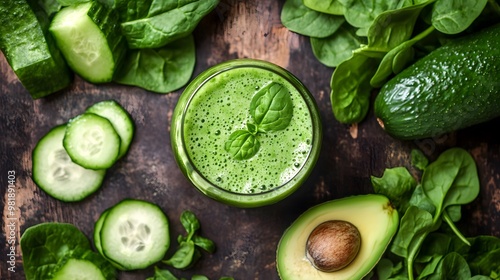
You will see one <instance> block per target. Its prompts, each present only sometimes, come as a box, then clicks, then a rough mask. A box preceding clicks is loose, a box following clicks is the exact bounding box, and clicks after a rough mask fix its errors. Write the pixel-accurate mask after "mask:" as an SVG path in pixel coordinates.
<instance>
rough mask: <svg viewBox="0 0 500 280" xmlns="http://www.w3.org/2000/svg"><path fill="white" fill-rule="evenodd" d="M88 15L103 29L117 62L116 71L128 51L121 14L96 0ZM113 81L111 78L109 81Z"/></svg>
mask: <svg viewBox="0 0 500 280" xmlns="http://www.w3.org/2000/svg"><path fill="white" fill-rule="evenodd" d="M87 15H88V16H89V17H90V18H91V19H92V21H93V22H94V23H95V24H96V25H97V26H98V27H99V29H101V31H102V33H104V36H105V37H106V40H107V42H108V45H109V48H110V50H111V53H112V54H113V60H114V62H115V72H116V69H117V68H118V67H119V66H120V64H121V62H122V61H123V58H124V57H125V54H126V51H127V41H126V39H125V37H124V36H123V35H122V31H121V25H120V16H119V15H118V13H117V12H116V10H114V9H111V8H110V7H108V6H106V5H104V4H101V3H100V2H98V1H94V2H93V4H92V6H91V7H90V9H89V11H88V12H87ZM110 81H112V79H110V80H109V81H108V82H110Z"/></svg>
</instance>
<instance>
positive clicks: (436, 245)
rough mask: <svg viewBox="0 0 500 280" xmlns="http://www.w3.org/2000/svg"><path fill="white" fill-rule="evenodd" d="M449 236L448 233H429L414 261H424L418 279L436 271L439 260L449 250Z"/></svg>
mask: <svg viewBox="0 0 500 280" xmlns="http://www.w3.org/2000/svg"><path fill="white" fill-rule="evenodd" d="M450 243H451V237H450V236H449V235H448V234H444V233H438V232H433V233H431V234H429V235H428V236H427V237H426V238H425V240H424V242H423V244H422V247H421V249H420V251H419V253H418V256H417V258H416V262H420V263H426V265H425V267H424V268H423V269H422V271H420V273H419V275H418V279H425V278H426V277H427V276H429V275H431V274H433V273H434V272H435V271H436V268H437V266H438V265H439V262H440V261H441V260H442V259H443V258H444V256H445V255H446V254H447V253H448V252H449V248H450Z"/></svg>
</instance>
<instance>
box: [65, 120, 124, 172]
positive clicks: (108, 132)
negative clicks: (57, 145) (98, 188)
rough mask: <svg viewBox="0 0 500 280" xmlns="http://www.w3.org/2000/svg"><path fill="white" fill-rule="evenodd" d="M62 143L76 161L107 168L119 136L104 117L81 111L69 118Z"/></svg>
mask: <svg viewBox="0 0 500 280" xmlns="http://www.w3.org/2000/svg"><path fill="white" fill-rule="evenodd" d="M63 145H64V148H65V149H66V152H68V155H69V157H70V158H71V160H73V162H75V163H76V164H79V165H81V166H82V167H85V168H89V169H107V168H110V167H111V166H112V165H113V164H114V163H115V162H116V160H117V159H118V154H119V152H120V136H119V135H118V133H117V132H116V130H115V128H114V127H113V125H112V124H111V123H110V122H109V120H108V119H106V118H103V117H100V116H98V115H96V114H92V113H84V114H81V115H78V116H76V117H74V118H72V119H71V120H69V122H68V125H67V126H66V133H65V135H64V139H63Z"/></svg>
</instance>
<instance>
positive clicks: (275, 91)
mask: <svg viewBox="0 0 500 280" xmlns="http://www.w3.org/2000/svg"><path fill="white" fill-rule="evenodd" d="M250 115H251V116H252V118H253V119H254V121H255V123H256V125H257V129H258V131H260V132H268V131H277V130H282V129H285V128H286V127H287V126H288V125H289V124H290V121H291V120H292V116H293V103H292V98H291V97H290V92H288V90H287V89H286V87H284V86H283V85H281V84H279V83H276V82H272V83H269V84H268V85H266V86H264V87H263V88H262V89H260V90H259V91H258V92H257V93H256V94H255V95H254V96H253V98H252V101H251V103H250Z"/></svg>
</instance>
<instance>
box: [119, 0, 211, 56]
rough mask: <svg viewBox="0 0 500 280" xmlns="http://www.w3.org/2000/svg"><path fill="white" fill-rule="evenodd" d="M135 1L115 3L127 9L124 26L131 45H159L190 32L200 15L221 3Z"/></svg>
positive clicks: (192, 0)
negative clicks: (143, 2) (131, 6)
mask: <svg viewBox="0 0 500 280" xmlns="http://www.w3.org/2000/svg"><path fill="white" fill-rule="evenodd" d="M134 2H136V1H118V2H117V3H116V9H117V10H121V11H126V16H125V19H124V20H125V21H123V22H122V23H121V27H122V33H123V35H124V36H125V38H126V39H127V42H128V45H129V47H130V48H131V49H142V48H159V47H163V46H165V45H166V44H168V43H170V42H173V41H175V40H177V39H180V38H182V37H185V36H187V35H189V34H191V33H192V32H193V30H194V29H195V27H196V26H197V25H198V23H199V22H200V21H201V19H202V18H203V17H204V16H206V15H207V14H208V13H210V12H211V11H212V10H213V9H214V8H215V7H216V6H217V4H219V0H182V1H181V0H167V1H153V2H150V1H149V4H150V5H149V6H148V5H146V4H147V2H148V1H146V3H145V4H144V6H143V4H142V3H141V2H139V3H134ZM129 4H130V5H134V6H135V9H134V8H130V7H129V6H128V5H129ZM145 7H146V9H145ZM122 14H123V12H122Z"/></svg>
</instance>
